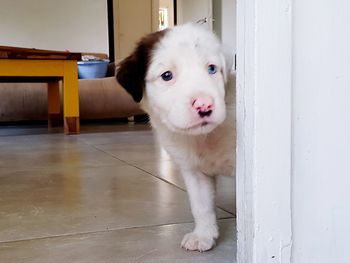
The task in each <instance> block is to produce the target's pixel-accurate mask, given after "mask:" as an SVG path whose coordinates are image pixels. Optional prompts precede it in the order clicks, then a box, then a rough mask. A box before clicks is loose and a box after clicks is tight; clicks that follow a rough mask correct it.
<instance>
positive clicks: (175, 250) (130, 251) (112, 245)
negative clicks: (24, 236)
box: [0, 219, 236, 263]
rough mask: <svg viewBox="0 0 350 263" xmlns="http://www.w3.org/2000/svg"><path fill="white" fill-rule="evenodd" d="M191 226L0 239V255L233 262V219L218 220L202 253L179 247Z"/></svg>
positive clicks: (29, 261)
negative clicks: (215, 234)
mask: <svg viewBox="0 0 350 263" xmlns="http://www.w3.org/2000/svg"><path fill="white" fill-rule="evenodd" d="M192 227H193V226H192V224H177V225H167V226H155V227H143V228H133V229H121V230H115V231H105V232H98V233H90V234H78V235H72V236H61V237H54V238H44V239H35V240H28V241H21V242H10V243H0V257H1V259H2V261H3V262H11V263H20V262H21V263H22V262H23V263H24V262H25V263H34V262H35V263H46V262H50V263H55V262H59V263H61V262H71V263H74V262H84V263H89V262H91V263H95V262H104V263H109V262H113V263H114V262H122V263H124V262H146V263H147V262H149V263H156V262H162V263H163V262H169V263H175V262H179V263H187V262H188V263H190V262H191V263H196V262H198V263H199V262H200V263H213V262H220V263H225V262H236V260H235V257H236V247H235V240H236V238H235V221H234V220H233V219H226V220H220V222H219V227H220V235H221V236H220V239H219V240H218V245H217V247H215V248H214V249H213V250H211V251H208V252H203V253H200V252H189V251H185V250H184V249H182V248H180V242H181V239H182V237H183V235H184V234H185V233H187V232H188V231H191V229H192Z"/></svg>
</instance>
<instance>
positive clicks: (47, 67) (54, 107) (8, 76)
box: [0, 46, 81, 134]
mask: <svg viewBox="0 0 350 263" xmlns="http://www.w3.org/2000/svg"><path fill="white" fill-rule="evenodd" d="M78 60H81V53H71V52H64V51H52V50H38V49H27V48H15V47H6V46H0V82H47V83H48V120H49V121H48V123H49V126H55V125H57V123H58V120H59V118H60V117H61V116H62V113H61V107H60V94H59V85H58V84H59V81H60V80H62V81H63V85H62V87H63V120H64V131H65V133H66V134H76V133H79V131H80V121H79V90H78V68H77V61H78Z"/></svg>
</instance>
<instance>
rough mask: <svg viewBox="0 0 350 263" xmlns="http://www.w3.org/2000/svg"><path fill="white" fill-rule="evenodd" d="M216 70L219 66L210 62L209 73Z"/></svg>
mask: <svg viewBox="0 0 350 263" xmlns="http://www.w3.org/2000/svg"><path fill="white" fill-rule="evenodd" d="M216 71H217V67H216V66H215V65H213V64H210V65H209V66H208V73H209V74H215V73H216Z"/></svg>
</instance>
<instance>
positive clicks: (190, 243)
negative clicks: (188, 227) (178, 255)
mask: <svg viewBox="0 0 350 263" xmlns="http://www.w3.org/2000/svg"><path fill="white" fill-rule="evenodd" d="M214 246H215V239H214V237H208V236H204V235H200V234H198V233H195V232H191V233H188V234H186V235H185V237H184V238H183V239H182V242H181V247H183V248H184V249H186V250H198V251H199V252H203V251H207V250H210V249H212V248H213V247H214Z"/></svg>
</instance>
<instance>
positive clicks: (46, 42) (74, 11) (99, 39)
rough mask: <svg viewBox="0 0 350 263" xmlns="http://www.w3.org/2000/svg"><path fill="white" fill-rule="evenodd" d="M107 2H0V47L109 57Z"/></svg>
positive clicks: (47, 0)
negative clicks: (98, 54) (107, 55)
mask: <svg viewBox="0 0 350 263" xmlns="http://www.w3.org/2000/svg"><path fill="white" fill-rule="evenodd" d="M107 26H108V24H107V1H106V0H59V1H57V0H1V4H0V45H9V46H20V47H34V48H41V49H55V50H65V49H68V50H70V51H82V52H103V53H107V54H108V28H107Z"/></svg>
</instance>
